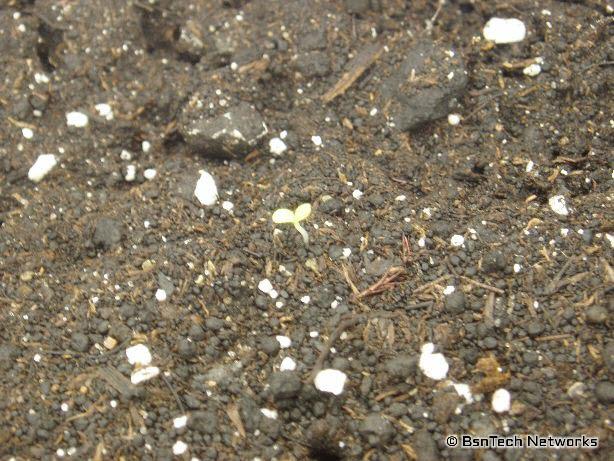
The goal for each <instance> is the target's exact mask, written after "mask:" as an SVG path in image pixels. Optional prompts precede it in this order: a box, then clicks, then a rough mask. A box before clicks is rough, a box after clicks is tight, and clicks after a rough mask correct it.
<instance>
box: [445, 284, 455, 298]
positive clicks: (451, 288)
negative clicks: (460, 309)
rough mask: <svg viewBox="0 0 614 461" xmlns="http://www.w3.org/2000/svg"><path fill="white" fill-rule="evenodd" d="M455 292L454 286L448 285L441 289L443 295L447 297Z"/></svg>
mask: <svg viewBox="0 0 614 461" xmlns="http://www.w3.org/2000/svg"><path fill="white" fill-rule="evenodd" d="M455 291H456V287H455V286H454V285H448V286H447V287H445V288H444V289H443V294H444V295H446V296H447V295H451V294H452V293H454V292H455Z"/></svg>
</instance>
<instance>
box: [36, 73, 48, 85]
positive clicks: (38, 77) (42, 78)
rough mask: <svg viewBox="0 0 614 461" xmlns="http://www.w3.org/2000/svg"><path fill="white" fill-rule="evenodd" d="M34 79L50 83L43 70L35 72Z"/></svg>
mask: <svg viewBox="0 0 614 461" xmlns="http://www.w3.org/2000/svg"><path fill="white" fill-rule="evenodd" d="M34 81H35V82H36V83H38V84H41V83H49V77H47V75H46V74H43V73H42V72H37V73H35V74H34Z"/></svg>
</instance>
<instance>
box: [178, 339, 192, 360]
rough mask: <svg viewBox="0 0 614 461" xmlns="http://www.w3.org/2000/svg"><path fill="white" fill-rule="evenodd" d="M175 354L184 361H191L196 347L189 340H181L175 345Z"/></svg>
mask: <svg viewBox="0 0 614 461" xmlns="http://www.w3.org/2000/svg"><path fill="white" fill-rule="evenodd" d="M177 353H178V354H179V355H180V356H181V357H183V358H184V359H187V360H189V359H191V358H193V357H194V355H195V354H196V346H195V345H194V343H193V342H192V341H190V340H189V339H186V338H183V339H181V340H179V343H178V344H177Z"/></svg>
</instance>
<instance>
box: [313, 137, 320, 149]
mask: <svg viewBox="0 0 614 461" xmlns="http://www.w3.org/2000/svg"><path fill="white" fill-rule="evenodd" d="M311 142H312V143H314V144H315V145H316V147H320V146H321V145H322V138H321V137H320V136H312V137H311Z"/></svg>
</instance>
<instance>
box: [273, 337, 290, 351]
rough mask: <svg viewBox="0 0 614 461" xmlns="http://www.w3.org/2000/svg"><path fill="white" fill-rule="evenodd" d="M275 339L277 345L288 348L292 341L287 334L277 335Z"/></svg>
mask: <svg viewBox="0 0 614 461" xmlns="http://www.w3.org/2000/svg"><path fill="white" fill-rule="evenodd" d="M275 339H276V340H277V342H278V343H279V347H281V348H282V349H288V348H289V347H290V346H291V345H292V341H291V340H290V338H288V337H287V336H283V335H277V336H275Z"/></svg>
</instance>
